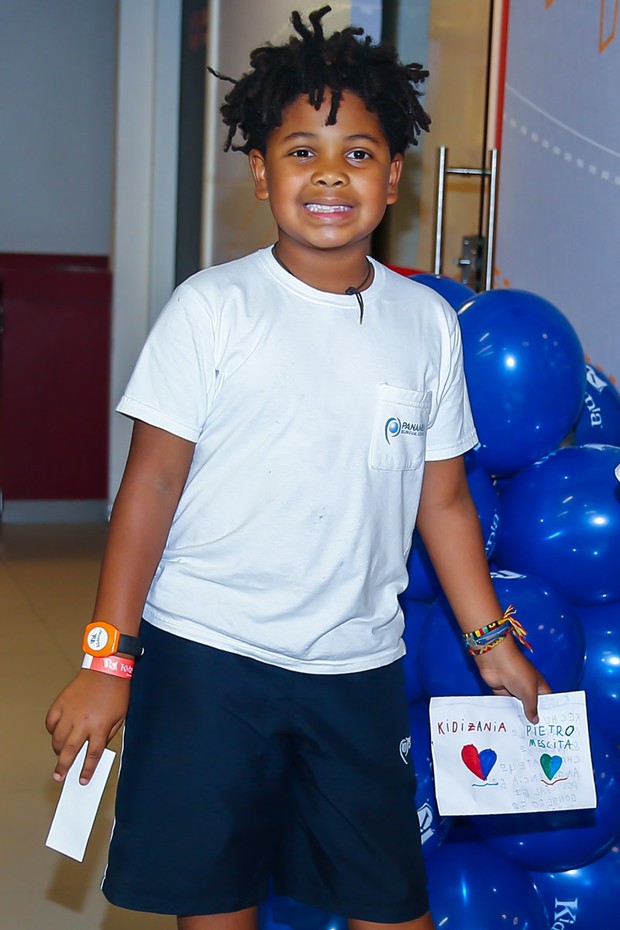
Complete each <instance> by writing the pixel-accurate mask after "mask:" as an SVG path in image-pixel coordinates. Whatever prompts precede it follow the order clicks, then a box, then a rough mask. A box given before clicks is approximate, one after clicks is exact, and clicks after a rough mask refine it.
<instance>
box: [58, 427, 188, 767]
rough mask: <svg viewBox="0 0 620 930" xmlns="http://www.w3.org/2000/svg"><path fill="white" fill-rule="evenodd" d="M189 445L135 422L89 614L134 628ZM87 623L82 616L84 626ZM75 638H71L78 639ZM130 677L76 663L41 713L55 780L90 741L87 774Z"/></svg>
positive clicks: (119, 717)
mask: <svg viewBox="0 0 620 930" xmlns="http://www.w3.org/2000/svg"><path fill="white" fill-rule="evenodd" d="M193 453H194V445H193V443H191V442H188V441H187V440H185V439H181V438H179V437H178V436H174V435H172V434H171V433H168V432H166V431H165V430H161V429H158V428H157V427H154V426H149V425H147V424H146V423H142V422H141V421H139V420H136V421H135V423H134V428H133V435H132V440H131V446H130V450H129V456H128V459H127V465H126V467H125V473H124V475H123V480H122V482H121V486H120V489H119V492H118V495H117V497H116V501H115V503H114V507H113V510H112V515H111V518H110V527H109V532H108V539H107V543H106V547H105V552H104V556H103V561H102V565H101V573H100V577H99V586H98V590H97V598H96V602H95V609H94V611H93V619H94V620H101V621H107V622H108V623H112V624H113V625H114V626H115V627H117V628H118V629H119V630H120V631H121V632H122V633H127V634H129V635H131V636H136V635H137V634H138V628H139V625H140V620H141V618H142V609H143V607H144V601H145V599H146V595H147V593H148V589H149V587H150V584H151V581H152V578H153V574H154V572H155V569H156V568H157V565H158V563H159V560H160V557H161V553H162V551H163V548H164V546H165V543H166V539H167V537H168V532H169V530H170V524H171V522H172V518H173V516H174V513H175V510H176V507H177V504H178V502H179V498H180V496H181V492H182V490H183V487H184V485H185V481H186V479H187V474H188V471H189V467H190V464H191V461H192V456H193ZM84 625H86V621H85V624H84ZM77 640H78V637H76V642H77ZM128 701H129V682H128V681H126V680H124V679H121V678H116V677H114V676H111V675H106V674H104V673H102V672H97V671H93V670H91V669H81V670H80V671H79V672H78V674H77V676H76V677H75V678H74V679H73V681H71V682H70V683H69V684H68V685H67V687H66V688H65V689H64V690H63V691H62V692H61V693H60V695H59V696H58V697H57V698H56V700H55V701H54V703H53V704H52V706H51V708H50V710H49V712H48V714H47V718H46V721H45V723H46V726H47V729H48V730H49V732H50V733H51V734H52V746H53V748H54V751H55V752H56V753H57V755H58V761H57V764H56V768H55V771H54V778H56V779H57V780H58V781H61V780H62V779H63V778H64V777H65V775H66V773H67V770H68V768H69V766H70V765H71V763H72V762H73V760H74V758H75V756H76V755H77V753H78V752H79V750H80V749H81V747H82V746H83V745H84V742H85V741H86V740H88V752H87V754H86V761H85V762H84V767H83V769H82V773H81V780H82V781H83V782H84V783H85V782H87V781H89V780H90V778H91V776H92V774H93V772H94V770H95V768H96V766H97V763H98V762H99V759H100V758H101V754H102V753H103V750H104V748H105V746H106V745H107V743H108V742H109V741H110V740H111V739H112V737H113V736H114V734H115V733H116V732H117V730H118V729H119V727H120V726H121V724H122V723H123V720H124V719H125V714H126V712H127V704H128Z"/></svg>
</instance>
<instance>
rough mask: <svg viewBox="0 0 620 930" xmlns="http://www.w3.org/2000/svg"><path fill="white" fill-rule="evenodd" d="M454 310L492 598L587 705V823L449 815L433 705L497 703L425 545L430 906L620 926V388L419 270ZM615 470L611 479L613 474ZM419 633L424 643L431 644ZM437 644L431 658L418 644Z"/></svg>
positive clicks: (414, 604) (421, 773) (564, 336)
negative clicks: (437, 761)
mask: <svg viewBox="0 0 620 930" xmlns="http://www.w3.org/2000/svg"><path fill="white" fill-rule="evenodd" d="M413 277H414V278H416V279H417V280H419V281H420V283H422V284H426V285H427V286H430V287H432V288H434V289H435V290H436V291H438V292H439V293H440V294H441V295H442V296H443V297H444V298H445V299H446V300H447V301H448V302H449V303H450V304H451V305H452V306H453V307H454V308H455V309H456V310H457V311H458V315H459V320H460V324H461V333H462V337H463V350H464V359H465V369H466V374H467V381H468V387H469V393H470V399H471V404H472V409H473V413H474V419H475V422H476V428H477V431H478V436H479V440H480V444H479V446H478V447H477V448H476V450H474V451H473V452H472V453H470V454H468V456H467V457H466V469H467V477H468V481H469V486H470V490H471V493H472V497H473V500H474V503H475V504H476V507H477V510H478V516H479V518H480V522H481V526H482V532H483V538H484V543H485V549H486V554H487V558H488V560H489V565H490V569H491V573H492V579H493V584H494V586H495V589H496V592H497V595H498V598H499V600H500V603H502V604H503V605H504V606H507V605H508V604H515V605H516V606H517V608H518V614H517V616H518V619H519V620H521V622H522V623H523V624H524V626H526V628H527V630H528V638H529V640H530V642H531V644H532V645H533V647H534V659H535V662H536V664H537V666H538V667H539V669H540V671H541V672H542V673H543V675H544V676H545V678H546V679H547V681H548V682H549V684H550V685H551V687H552V688H553V690H555V691H571V690H575V689H577V688H580V689H581V688H583V689H584V690H585V691H586V694H587V703H588V710H589V719H590V735H591V746H592V758H593V766H594V771H595V779H596V786H597V797H598V806H597V808H596V810H594V811H566V812H557V813H553V814H511V815H507V816H484V817H477V818H469V819H467V820H463V819H457V818H446V817H441V816H440V814H439V811H438V808H437V803H436V799H435V790H434V782H433V773H432V762H431V751H430V733H429V725H428V699H429V698H430V697H432V696H434V695H442V694H452V695H455V694H456V695H469V694H484V693H488V692H487V689H486V687H485V685H484V683H483V682H482V680H481V678H480V676H479V675H478V674H477V672H476V668H475V664H474V660H473V659H471V657H470V656H469V655H468V654H467V653H466V651H465V649H464V647H463V645H462V638H461V636H460V633H459V632H458V629H457V626H456V621H455V618H454V616H453V614H452V612H451V610H450V607H449V606H448V604H447V602H446V600H445V599H444V598H443V596H442V595H441V591H440V587H439V583H438V581H437V578H436V576H435V573H434V571H433V569H432V566H431V564H430V561H429V558H428V556H427V554H426V551H425V549H424V546H423V544H422V542H421V540H420V539H419V538H418V537H417V535H416V536H414V540H413V546H412V549H411V554H410V556H409V563H408V567H409V578H410V583H409V586H408V588H407V590H406V591H405V592H404V593H403V595H402V596H401V604H402V607H403V611H404V614H405V633H404V638H405V643H406V645H407V655H406V656H405V659H404V666H405V673H406V682H407V694H408V699H409V702H410V722H411V735H412V755H413V760H414V764H415V769H416V774H417V780H418V788H417V793H416V798H415V803H416V806H417V809H418V818H419V822H420V832H421V838H422V844H423V845H422V848H423V850H424V853H425V858H426V862H427V868H428V875H429V894H430V901H431V909H432V912H433V916H434V919H435V924H436V926H438V927H443V926H449V927H450V928H451V930H471V928H472V927H475V928H476V930H495V928H499V927H518V928H520V930H565V928H566V927H569V926H572V925H573V924H574V925H577V926H579V927H583V928H584V930H585V928H588V930H590V928H592V930H593V928H596V930H612V928H613V930H615V928H616V927H617V926H618V917H617V913H616V908H617V904H616V899H617V895H618V893H619V892H620V751H619V745H618V744H620V483H619V480H618V477H620V469H618V466H620V394H618V392H617V390H616V389H615V387H614V384H613V381H612V379H610V378H609V377H608V376H607V375H606V374H605V373H604V372H602V371H601V370H600V369H598V368H596V367H595V366H593V365H590V364H587V363H586V361H585V359H584V353H583V349H582V346H581V344H580V341H579V339H578V338H577V335H576V334H575V331H574V330H573V328H572V326H571V325H570V323H569V322H568V320H567V319H566V318H565V316H563V314H562V313H561V312H560V311H559V310H558V309H557V308H556V307H554V306H553V305H552V304H550V303H549V302H548V301H546V300H544V299H543V298H541V297H538V296H536V295H534V294H530V293H527V292H524V291H517V290H505V291H490V292H487V293H483V294H479V295H475V294H474V292H473V291H471V290H470V289H469V288H466V287H465V286H464V285H460V284H458V283H457V282H455V281H452V280H451V279H449V278H445V277H442V276H438V275H415V276H413ZM617 475H618V477H616V476H617ZM422 629H423V631H424V633H423V635H421V634H422ZM422 640H423V641H424V642H432V643H439V642H440V643H441V644H442V648H441V652H440V653H439V652H436V653H434V654H433V655H429V654H428V653H421V651H420V646H419V644H420V642H421V641H422ZM345 926H346V922H345V920H344V918H343V917H341V916H336V915H334V914H329V913H326V912H323V911H320V910H317V909H315V908H310V907H308V906H307V905H301V904H298V903H296V902H293V901H290V900H289V899H286V898H278V897H272V898H270V899H269V900H268V901H267V903H266V904H265V905H263V906H262V907H261V909H260V922H259V927H260V930H341V928H342V930H344V927H345Z"/></svg>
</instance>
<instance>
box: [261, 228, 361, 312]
mask: <svg viewBox="0 0 620 930" xmlns="http://www.w3.org/2000/svg"><path fill="white" fill-rule="evenodd" d="M271 254H272V255H273V257H274V258H275V260H276V261H277V263H278V265H280V267H281V268H284V270H285V271H287V272H288V273H289V274H292V275H293V277H294V278H297V280H298V281H301V280H302V279H301V278H300V277H298V275H296V274H295V273H294V272H292V271H291V269H290V268H287V266H286V265H285V264H284V262H283V261H282V259H281V258H280V256H279V255H278V253H277V251H276V246H275V245H274V246H273V247H272V249H271ZM366 264H367V265H368V271H367V272H366V277H365V278H364V280H363V281H362V283H361V284H358V285H357V287H348V288H347V289H346V291H345V292H344V293H345V294H346V295H347V296H348V297H352V296H353V295H355V297H357V303H358V305H359V308H360V326H361V324H362V321H363V319H364V299H363V297H362V295H361V293H360V291H362V290H363V288H364V287H365V285H366V284H367V283H368V281H369V280H370V276H371V274H372V271H373V268H372V265H371V263H370V262H369V261H368V259H366Z"/></svg>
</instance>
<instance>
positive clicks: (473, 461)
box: [401, 454, 501, 601]
mask: <svg viewBox="0 0 620 930" xmlns="http://www.w3.org/2000/svg"><path fill="white" fill-rule="evenodd" d="M465 473H466V475H467V483H468V484H469V491H470V494H471V496H472V499H473V502H474V504H475V506H476V510H477V512H478V519H479V520H480V528H481V530H482V538H483V542H484V548H485V552H486V555H487V558H490V557H491V555H492V554H493V550H494V548H495V543H496V540H497V534H498V531H499V527H500V522H501V521H500V502H499V494H498V493H497V491H496V490H495V485H494V483H493V480H492V479H491V477H490V475H489V474H488V472H487V471H485V469H484V468H483V467H482V465H481V464H480V462H479V460H478V459H477V458H476V456H472V455H470V454H468V455H466V456H465ZM407 571H408V572H409V584H408V586H407V588H406V589H405V591H404V592H403V594H402V595H401V598H403V599H404V600H415V601H431V600H435V598H436V597H438V595H439V594H440V593H441V585H440V584H439V580H438V578H437V575H436V574H435V569H434V568H433V565H432V563H431V560H430V558H429V555H428V553H427V551H426V548H425V546H424V543H423V542H422V540H421V538H420V535H419V533H414V535H413V545H412V547H411V552H410V553H409V559H408V560H407Z"/></svg>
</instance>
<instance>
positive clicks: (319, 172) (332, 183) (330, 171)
mask: <svg viewBox="0 0 620 930" xmlns="http://www.w3.org/2000/svg"><path fill="white" fill-rule="evenodd" d="M312 182H313V184H319V185H321V186H322V187H341V186H342V185H343V184H346V182H347V175H346V172H345V171H343V170H342V169H340V168H339V167H337V166H336V165H334V164H333V163H329V162H323V164H319V165H317V167H316V169H315V171H314V173H313V175H312Z"/></svg>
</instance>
